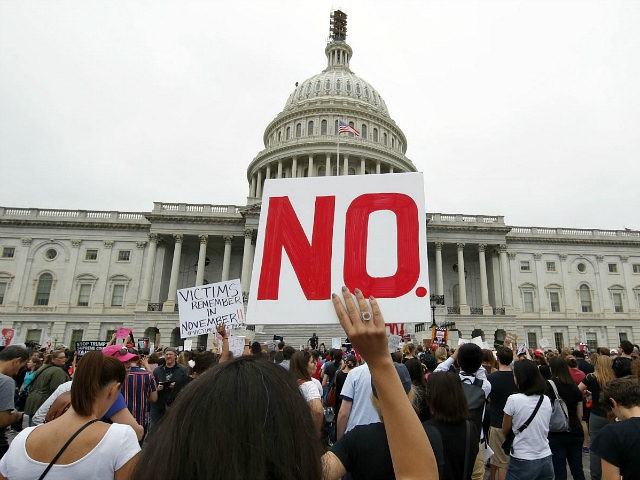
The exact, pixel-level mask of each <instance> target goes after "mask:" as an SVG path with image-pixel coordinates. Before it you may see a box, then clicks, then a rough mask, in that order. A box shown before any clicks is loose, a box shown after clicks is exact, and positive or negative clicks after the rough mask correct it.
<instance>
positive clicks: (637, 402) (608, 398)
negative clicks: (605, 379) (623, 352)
mask: <svg viewBox="0 0 640 480" xmlns="http://www.w3.org/2000/svg"><path fill="white" fill-rule="evenodd" d="M600 395H601V399H602V403H603V404H604V405H605V406H607V407H608V408H609V409H610V410H612V411H613V413H614V415H615V416H616V417H618V419H620V420H626V419H627V418H629V416H628V414H627V412H626V411H625V410H627V409H630V408H633V407H640V384H639V383H638V379H636V378H633V377H626V378H616V379H614V380H612V381H610V382H609V383H608V384H607V385H606V386H605V387H604V389H603V390H602V393H601V394H600Z"/></svg>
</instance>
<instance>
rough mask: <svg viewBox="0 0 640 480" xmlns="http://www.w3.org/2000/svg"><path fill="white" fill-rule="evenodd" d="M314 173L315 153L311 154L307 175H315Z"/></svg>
mask: <svg viewBox="0 0 640 480" xmlns="http://www.w3.org/2000/svg"><path fill="white" fill-rule="evenodd" d="M314 176H315V175H314V174H313V155H309V165H308V166H307V177H314Z"/></svg>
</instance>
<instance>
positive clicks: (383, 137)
mask: <svg viewBox="0 0 640 480" xmlns="http://www.w3.org/2000/svg"><path fill="white" fill-rule="evenodd" d="M382 143H383V144H384V145H386V144H387V132H384V133H383V134H382Z"/></svg>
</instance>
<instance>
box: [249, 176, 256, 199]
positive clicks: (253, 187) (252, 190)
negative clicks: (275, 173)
mask: <svg viewBox="0 0 640 480" xmlns="http://www.w3.org/2000/svg"><path fill="white" fill-rule="evenodd" d="M249 196H250V197H252V198H255V196H256V176H255V175H253V176H252V177H251V187H249Z"/></svg>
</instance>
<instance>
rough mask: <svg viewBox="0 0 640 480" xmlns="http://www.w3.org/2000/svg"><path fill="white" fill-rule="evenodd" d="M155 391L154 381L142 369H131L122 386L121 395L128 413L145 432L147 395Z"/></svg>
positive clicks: (149, 373) (147, 418) (149, 374)
mask: <svg viewBox="0 0 640 480" xmlns="http://www.w3.org/2000/svg"><path fill="white" fill-rule="evenodd" d="M155 391H156V381H155V379H154V378H153V375H152V374H151V372H148V371H146V370H145V369H144V368H140V367H131V371H130V372H129V375H127V378H126V380H125V383H124V384H123V385H122V394H123V395H124V399H125V401H126V402H127V407H128V408H129V411H130V412H131V414H132V415H133V416H134V418H135V419H136V422H138V424H140V425H141V426H142V427H144V429H145V430H146V429H147V427H148V426H149V395H150V394H151V392H155Z"/></svg>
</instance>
